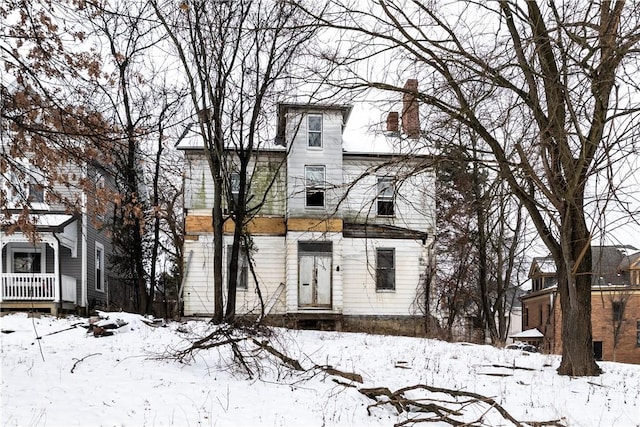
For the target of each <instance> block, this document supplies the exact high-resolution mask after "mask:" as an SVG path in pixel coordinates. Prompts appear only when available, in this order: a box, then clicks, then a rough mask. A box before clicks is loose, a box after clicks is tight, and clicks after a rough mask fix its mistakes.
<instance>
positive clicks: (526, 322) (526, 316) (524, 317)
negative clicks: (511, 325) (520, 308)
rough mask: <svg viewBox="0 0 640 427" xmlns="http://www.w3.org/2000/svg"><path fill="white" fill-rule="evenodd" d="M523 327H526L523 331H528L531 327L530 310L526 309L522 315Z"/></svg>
mask: <svg viewBox="0 0 640 427" xmlns="http://www.w3.org/2000/svg"><path fill="white" fill-rule="evenodd" d="M522 325H523V326H524V327H523V329H528V326H529V309H528V308H525V309H524V312H523V313H522Z"/></svg>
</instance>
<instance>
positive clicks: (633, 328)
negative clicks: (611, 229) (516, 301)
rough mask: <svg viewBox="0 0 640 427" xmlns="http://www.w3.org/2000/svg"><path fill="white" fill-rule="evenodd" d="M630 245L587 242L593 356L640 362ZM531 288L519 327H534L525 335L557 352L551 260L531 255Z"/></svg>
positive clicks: (638, 291)
mask: <svg viewBox="0 0 640 427" xmlns="http://www.w3.org/2000/svg"><path fill="white" fill-rule="evenodd" d="M634 251H635V248H632V247H629V246H601V247H592V257H593V269H592V271H593V273H592V286H591V322H592V324H591V329H592V335H593V347H594V353H595V356H596V359H597V360H608V361H616V362H625V363H640V275H639V274H638V273H639V272H640V252H635V253H633V252H634ZM529 277H530V279H531V280H532V284H533V286H532V290H531V291H530V292H529V293H528V294H526V295H525V296H523V297H522V298H521V299H522V306H523V316H522V330H523V331H531V330H536V329H537V330H538V331H539V332H540V333H541V336H540V337H533V338H531V337H530V338H528V339H527V341H529V342H532V343H535V344H536V345H539V346H540V347H541V349H542V350H543V351H546V352H549V353H554V354H560V353H562V312H561V310H560V300H559V298H560V297H559V294H558V291H557V277H556V276H555V266H553V261H552V260H551V259H550V258H549V257H544V258H534V260H533V263H532V266H531V269H530V271H529Z"/></svg>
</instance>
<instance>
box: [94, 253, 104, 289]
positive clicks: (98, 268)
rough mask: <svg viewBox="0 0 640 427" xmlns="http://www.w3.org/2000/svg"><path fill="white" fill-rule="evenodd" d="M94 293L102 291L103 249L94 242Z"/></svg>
mask: <svg viewBox="0 0 640 427" xmlns="http://www.w3.org/2000/svg"><path fill="white" fill-rule="evenodd" d="M95 275H96V276H95V277H96V291H104V247H103V246H102V245H101V244H100V243H97V242H96V264H95Z"/></svg>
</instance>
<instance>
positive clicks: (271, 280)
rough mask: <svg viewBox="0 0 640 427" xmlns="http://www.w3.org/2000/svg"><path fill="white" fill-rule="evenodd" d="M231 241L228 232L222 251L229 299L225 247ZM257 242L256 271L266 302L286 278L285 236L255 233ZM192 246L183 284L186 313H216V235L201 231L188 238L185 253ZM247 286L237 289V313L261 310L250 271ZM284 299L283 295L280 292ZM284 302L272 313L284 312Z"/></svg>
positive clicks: (255, 242)
mask: <svg viewBox="0 0 640 427" xmlns="http://www.w3.org/2000/svg"><path fill="white" fill-rule="evenodd" d="M231 243H232V238H231V237H230V236H225V241H224V253H223V264H224V266H225V268H224V269H223V283H224V287H225V291H224V293H225V295H224V297H225V299H226V284H227V271H226V259H227V254H226V248H227V245H230V244H231ZM254 244H255V248H256V249H257V252H255V253H254V254H253V259H254V261H255V271H256V276H257V278H258V281H259V283H260V291H261V292H262V297H263V299H264V303H265V304H266V303H267V301H268V300H269V298H271V296H272V295H273V294H274V293H275V291H276V289H277V288H278V285H279V284H280V283H282V282H284V263H285V252H284V237H275V236H273V237H272V236H256V237H254ZM191 250H193V256H192V258H191V263H190V265H189V267H188V271H187V280H186V282H185V288H184V292H183V295H184V313H185V315H186V316H192V315H211V314H212V313H213V236H212V235H200V238H199V240H198V241H189V240H188V241H186V242H185V253H189V251H191ZM247 288H248V289H247V290H239V291H238V292H237V293H236V313H238V314H246V313H255V314H259V313H260V302H259V298H258V294H257V292H256V286H255V282H254V280H253V277H252V276H251V274H250V273H249V277H248V286H247ZM281 298H282V299H284V296H281ZM283 307H284V305H283V303H278V304H276V305H275V307H274V308H273V310H272V313H278V312H283V311H284V310H283Z"/></svg>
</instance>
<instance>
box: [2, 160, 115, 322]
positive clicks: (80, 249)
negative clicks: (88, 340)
mask: <svg viewBox="0 0 640 427" xmlns="http://www.w3.org/2000/svg"><path fill="white" fill-rule="evenodd" d="M14 163H15V164H16V165H18V166H16V167H20V168H21V170H20V171H17V170H15V171H13V172H10V173H8V174H7V175H6V176H3V177H2V178H3V188H2V191H3V192H4V195H5V197H6V200H7V205H6V206H4V207H3V211H2V218H1V219H0V255H1V257H0V308H1V309H2V311H19V310H21V311H24V310H29V311H39V312H47V313H51V314H54V315H55V314H58V313H61V312H71V311H73V312H80V313H86V312H87V311H88V310H90V309H92V308H93V307H94V306H96V305H100V306H104V305H106V304H107V302H108V300H109V276H110V269H109V254H110V253H111V242H110V239H109V238H108V236H107V234H106V233H105V232H104V231H103V230H101V227H100V226H99V225H98V224H99V223H100V222H104V220H105V218H95V217H94V216H93V214H92V211H93V210H92V209H91V206H92V204H95V203H101V202H99V201H98V200H96V199H95V197H96V196H95V194H96V192H95V191H88V190H89V187H91V185H89V183H92V184H93V187H94V189H96V188H100V187H102V186H104V185H106V184H105V180H106V179H107V178H106V175H105V174H103V173H100V172H99V171H98V170H97V169H96V168H92V167H89V166H87V165H81V166H79V165H72V164H67V165H66V166H65V165H60V170H58V171H57V173H58V174H59V175H61V176H62V175H64V176H69V177H74V178H73V180H74V182H65V183H61V182H55V181H50V180H49V179H48V177H47V176H46V175H45V174H44V173H42V172H41V171H39V170H38V168H36V167H35V166H34V165H32V164H30V162H29V161H28V160H27V159H23V160H22V161H19V160H16V161H15V162H14ZM81 181H82V183H83V186H84V188H83V186H81V185H80V182H81ZM25 205H26V206H28V208H27V211H24V210H23V208H24V206H25ZM21 213H22V215H21ZM25 214H26V216H25Z"/></svg>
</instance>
